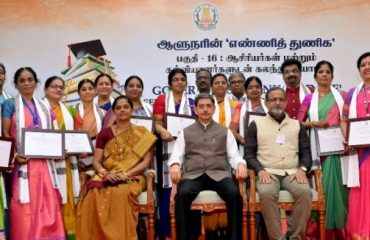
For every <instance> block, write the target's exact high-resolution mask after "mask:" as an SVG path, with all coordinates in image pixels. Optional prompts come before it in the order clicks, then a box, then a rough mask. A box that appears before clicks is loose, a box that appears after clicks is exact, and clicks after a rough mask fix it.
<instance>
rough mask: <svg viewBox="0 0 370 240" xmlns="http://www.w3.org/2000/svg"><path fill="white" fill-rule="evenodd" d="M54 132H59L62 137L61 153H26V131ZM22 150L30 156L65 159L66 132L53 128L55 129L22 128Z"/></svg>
mask: <svg viewBox="0 0 370 240" xmlns="http://www.w3.org/2000/svg"><path fill="white" fill-rule="evenodd" d="M27 132H32V133H39V134H42V133H46V134H47V133H54V134H59V135H60V137H61V146H60V147H61V151H60V152H61V154H60V155H58V154H55V155H39V154H27V153H26V133H27ZM21 152H22V154H23V155H25V156H26V157H28V158H41V159H64V158H65V142H64V134H63V131H60V130H53V129H38V128H22V142H21Z"/></svg>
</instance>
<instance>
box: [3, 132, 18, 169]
mask: <svg viewBox="0 0 370 240" xmlns="http://www.w3.org/2000/svg"><path fill="white" fill-rule="evenodd" d="M14 147H15V143H14V139H13V138H6V137H0V152H1V154H0V169H1V170H6V169H9V164H10V162H11V160H12V159H13V156H14Z"/></svg>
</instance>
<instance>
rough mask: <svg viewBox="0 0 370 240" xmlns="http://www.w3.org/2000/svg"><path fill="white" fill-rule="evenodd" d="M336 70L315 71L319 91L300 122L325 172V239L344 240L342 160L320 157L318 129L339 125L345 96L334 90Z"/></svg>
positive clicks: (320, 67)
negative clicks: (316, 136) (317, 140)
mask: <svg viewBox="0 0 370 240" xmlns="http://www.w3.org/2000/svg"><path fill="white" fill-rule="evenodd" d="M333 77H334V67H333V65H332V64H331V63H330V62H328V61H320V62H318V63H317V64H316V66H315V68H314V78H315V80H316V82H317V88H316V89H315V92H314V93H313V94H309V95H307V96H306V97H305V99H304V100H303V102H302V105H301V107H300V109H299V112H298V120H299V121H301V122H302V124H303V125H304V126H305V127H306V128H307V129H310V139H311V154H312V159H313V166H316V167H320V166H321V168H322V185H323V188H324V193H325V200H326V217H325V226H326V239H329V240H330V239H343V240H344V239H345V237H346V236H345V224H346V220H347V207H348V193H347V187H346V186H345V185H343V181H342V170H341V159H340V156H339V155H338V154H334V155H329V156H322V157H320V156H318V153H317V146H316V141H315V140H316V138H315V131H314V129H315V128H327V127H330V126H338V125H340V120H341V115H342V108H343V98H344V96H345V93H344V92H339V91H338V90H336V89H335V88H334V87H332V85H331V84H332V81H333Z"/></svg>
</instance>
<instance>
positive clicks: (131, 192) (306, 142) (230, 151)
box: [0, 52, 370, 239]
mask: <svg viewBox="0 0 370 240" xmlns="http://www.w3.org/2000/svg"><path fill="white" fill-rule="evenodd" d="M357 68H358V70H359V73H360V77H361V79H362V81H361V83H360V84H359V85H358V86H356V87H355V88H352V89H350V90H349V91H348V93H345V92H344V91H339V90H337V89H335V88H333V87H332V81H333V78H334V67H333V65H332V64H331V63H330V62H329V61H320V62H318V63H317V65H316V66H315V68H314V76H313V77H314V79H315V81H316V82H317V86H316V87H315V88H314V87H312V86H308V87H307V86H306V85H305V84H304V83H303V82H302V81H301V69H302V65H301V63H300V62H299V61H297V60H295V59H288V60H286V61H285V62H284V63H283V64H282V66H281V73H282V76H283V79H284V83H285V84H284V87H282V88H280V87H273V88H271V89H269V90H268V91H267V92H266V93H265V96H262V93H263V90H262V89H263V83H262V81H261V79H260V78H258V77H257V76H251V77H248V78H245V76H244V75H243V74H242V73H239V72H236V73H232V74H231V75H230V76H229V78H228V77H227V76H226V75H224V74H222V73H217V74H215V75H213V76H212V74H211V73H210V71H208V70H207V69H205V68H201V69H199V70H198V71H197V73H196V75H195V76H196V86H197V89H198V92H199V93H198V94H197V95H196V97H195V99H192V98H189V97H188V96H187V95H186V93H185V88H186V86H187V75H186V73H185V71H184V70H182V69H178V68H175V69H173V70H172V71H171V72H170V73H169V75H168V86H169V91H168V93H166V94H163V95H159V96H158V98H157V99H156V101H155V102H154V104H153V106H151V105H150V104H148V103H145V102H144V101H143V99H142V93H143V89H144V83H143V81H142V79H141V78H140V77H139V76H130V77H129V78H128V79H127V80H126V82H125V84H124V94H125V95H121V96H119V97H117V98H116V99H113V98H112V97H111V93H112V89H113V79H112V78H111V77H110V76H109V75H107V74H104V73H102V74H101V75H99V76H98V77H97V78H96V79H95V81H91V80H89V79H85V80H82V81H80V82H79V84H78V94H79V96H80V102H79V103H78V104H77V105H75V106H73V107H68V106H65V105H64V103H63V102H62V101H61V100H62V97H63V95H64V89H65V86H64V80H63V79H61V78H60V77H57V76H53V77H50V78H48V79H47V80H46V81H45V85H44V93H45V97H44V98H43V99H39V98H37V97H35V90H36V88H37V85H38V83H39V79H38V78H37V74H36V73H35V71H34V70H33V69H32V68H30V67H24V68H20V69H18V70H17V71H16V73H15V74H14V85H15V87H16V89H17V91H18V94H17V96H15V97H14V98H11V97H10V96H9V95H8V94H7V93H6V92H5V91H4V89H3V85H4V81H5V75H6V70H5V66H4V65H3V64H0V93H1V95H0V106H1V120H2V121H1V126H2V128H1V130H2V136H3V137H7V138H12V139H14V140H15V145H16V152H15V154H14V157H13V160H12V161H11V162H10V168H9V170H8V171H3V172H1V175H0V188H1V189H0V195H1V196H0V235H1V237H0V239H1V238H2V239H5V237H6V236H7V237H8V238H11V239H67V238H68V239H74V238H76V239H137V229H136V227H137V223H138V219H139V215H138V204H139V203H138V196H139V194H140V193H141V192H142V191H144V189H145V187H146V183H145V178H144V172H145V170H146V169H148V168H150V167H152V166H154V165H155V166H156V171H157V177H158V184H157V195H158V200H159V208H160V211H159V213H160V214H159V221H158V227H157V229H156V234H157V236H158V237H159V238H166V237H168V238H170V224H169V222H170V220H169V218H170V217H169V201H170V194H171V186H172V182H173V183H176V184H178V190H177V195H176V197H175V216H176V226H177V238H178V239H191V238H192V237H194V236H193V235H194V234H197V231H196V230H194V229H193V226H192V225H193V223H194V221H196V219H197V217H196V216H197V215H195V218H194V215H192V213H191V212H190V205H191V202H192V201H193V200H194V199H195V197H196V196H197V194H198V193H199V192H200V191H201V190H206V189H209V190H214V191H216V192H217V193H218V194H219V195H220V197H221V198H222V199H223V200H224V201H225V202H226V205H227V207H228V213H227V219H228V221H227V222H228V226H227V234H228V239H241V232H242V231H241V209H242V199H241V196H240V194H239V191H238V187H237V186H236V184H235V182H234V181H233V174H232V171H231V169H234V170H235V173H234V175H235V178H237V179H239V178H240V179H244V178H246V177H247V167H248V168H249V169H252V170H254V171H255V173H256V175H257V191H258V193H259V196H260V201H261V212H262V216H263V219H264V222H265V224H266V228H267V233H268V236H269V238H271V239H285V238H286V237H289V239H305V234H306V225H307V222H308V220H309V219H310V216H311V200H312V194H311V191H310V186H309V180H308V178H309V172H310V170H311V168H321V169H322V183H323V188H324V193H325V198H326V218H325V226H326V229H327V231H326V236H327V238H328V239H346V238H353V239H368V238H369V237H370V201H369V199H370V184H369V182H370V179H369V178H370V177H369V176H370V173H368V172H369V169H370V165H369V164H370V160H369V158H370V148H368V147H362V148H357V149H352V148H348V146H347V145H346V144H347V143H346V142H345V141H344V144H345V146H346V151H345V153H346V154H347V155H349V157H348V156H347V161H357V162H356V164H358V165H357V166H358V169H359V170H358V171H355V172H357V175H356V174H350V175H351V176H352V178H354V179H355V180H353V179H351V181H347V180H348V179H346V176H348V172H344V171H348V168H342V164H341V163H342V162H343V161H345V160H344V157H343V156H341V155H338V154H333V155H329V156H325V157H324V156H319V155H318V152H317V146H316V141H315V131H314V129H316V128H327V127H330V126H336V125H340V126H341V128H342V131H343V135H344V137H345V135H346V133H347V131H346V128H347V122H348V119H350V118H362V117H369V116H370V110H369V103H370V52H366V53H364V54H363V55H361V56H360V57H359V59H358V61H357ZM228 90H230V91H231V94H228ZM249 112H255V113H260V114H265V115H264V116H262V117H259V118H256V120H255V121H252V122H249V121H248V119H247V115H248V114H247V113H249ZM166 113H172V114H176V115H188V116H191V117H194V118H195V119H196V121H195V123H194V124H192V125H190V126H188V127H186V128H184V129H183V130H182V131H181V132H180V133H179V135H178V136H177V137H174V136H172V135H171V133H170V132H169V131H168V130H167V129H166V124H165V120H166V119H165V118H166ZM131 116H141V117H143V116H145V117H149V118H152V119H153V121H154V124H153V125H154V127H153V129H146V128H145V127H143V126H139V125H135V124H133V123H132V121H131ZM22 128H39V129H57V130H75V131H86V132H87V133H88V135H89V137H90V138H91V140H92V142H93V145H94V148H95V151H94V156H88V155H87V154H86V153H80V154H79V155H68V156H67V157H66V158H65V159H49V160H45V159H36V158H28V157H27V156H24V155H23V154H22V152H21V142H22V134H21V132H22ZM344 139H345V138H344ZM153 148H155V149H156V151H154V152H155V154H154V156H153V151H152V149H153ZM153 159H154V162H155V164H154V162H153ZM348 159H349V160H348ZM368 165H369V166H368ZM54 168H55V169H56V171H53V170H52V169H54ZM353 175H355V176H353ZM81 176H84V177H81ZM55 179H57V180H58V181H55ZM84 179H86V181H85V180H84ZM81 180H84V181H81ZM356 180H357V181H356ZM354 182H355V184H354ZM281 189H283V190H287V191H289V192H291V193H292V195H293V197H294V199H295V203H294V204H295V206H294V208H293V210H292V212H291V214H290V215H291V216H290V220H289V221H288V222H289V231H288V234H287V235H288V236H285V235H284V233H283V231H282V229H281V227H280V212H279V209H278V205H277V199H278V193H279V190H281Z"/></svg>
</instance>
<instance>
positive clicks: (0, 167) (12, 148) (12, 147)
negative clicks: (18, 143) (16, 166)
mask: <svg viewBox="0 0 370 240" xmlns="http://www.w3.org/2000/svg"><path fill="white" fill-rule="evenodd" d="M2 142H10V152H9V159H8V161H7V162H8V164H7V165H6V166H4V165H3V164H2V163H3V161H0V170H9V169H11V168H12V167H10V166H9V165H10V163H11V161H12V159H13V157H14V153H15V140H14V138H7V137H0V144H2ZM5 158H7V157H5ZM4 160H5V161H6V159H4Z"/></svg>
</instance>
